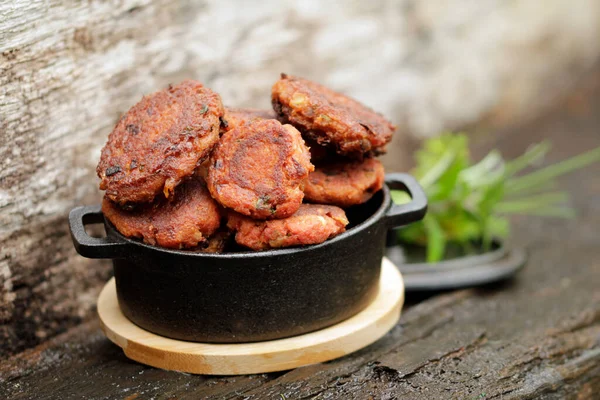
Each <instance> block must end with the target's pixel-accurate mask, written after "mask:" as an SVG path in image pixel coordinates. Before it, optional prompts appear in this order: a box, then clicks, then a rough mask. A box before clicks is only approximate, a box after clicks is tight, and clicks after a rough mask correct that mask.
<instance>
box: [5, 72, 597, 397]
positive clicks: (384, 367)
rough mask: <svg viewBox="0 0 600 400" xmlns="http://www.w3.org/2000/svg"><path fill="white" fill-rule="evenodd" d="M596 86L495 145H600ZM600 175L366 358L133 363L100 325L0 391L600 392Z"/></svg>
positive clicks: (27, 355)
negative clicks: (516, 252) (225, 369)
mask: <svg viewBox="0 0 600 400" xmlns="http://www.w3.org/2000/svg"><path fill="white" fill-rule="evenodd" d="M583 86H585V88H586V91H583V92H581V93H578V94H575V95H574V96H572V97H570V98H569V99H568V100H567V101H566V102H564V103H562V104H560V105H559V106H558V107H556V108H555V109H554V110H553V111H552V112H551V113H550V114H549V115H548V116H546V117H544V118H541V119H538V120H535V121H533V122H532V123H530V124H527V125H525V126H521V127H520V128H518V129H515V130H512V131H510V132H504V133H503V134H502V135H501V136H499V137H500V138H501V139H498V140H497V141H496V142H495V143H494V145H498V146H499V147H500V148H501V149H502V150H503V152H504V153H505V154H508V155H513V156H514V155H515V154H517V153H520V152H521V151H522V150H523V149H524V148H525V147H526V146H527V145H528V144H529V143H532V142H536V141H539V140H540V139H542V138H546V137H549V138H551V139H552V140H553V141H554V144H555V148H554V150H553V152H552V154H551V157H550V159H549V160H548V161H550V162H551V161H557V160H559V159H563V158H565V157H567V156H570V155H574V154H576V153H578V152H581V151H583V150H586V149H589V148H591V147H594V146H598V145H600V134H599V129H600V75H598V76H597V77H596V79H595V80H592V81H587V82H585V85H583ZM588 91H591V92H592V94H590V93H588ZM490 145H491V143H489V142H488V143H485V144H482V145H481V148H480V150H484V148H488V147H489V146H490ZM480 153H481V152H480ZM598 176H600V164H596V165H594V166H593V167H590V168H588V169H586V170H583V171H579V172H577V173H575V174H573V175H570V176H569V177H566V178H564V179H562V180H561V187H562V188H563V189H566V190H569V191H570V192H571V193H572V194H573V205H574V206H575V207H576V208H577V209H578V211H579V216H578V217H577V218H576V219H574V220H569V221H563V220H555V219H535V218H525V217H524V218H520V219H517V220H516V221H515V226H514V242H515V243H516V244H518V245H522V246H526V247H527V248H528V250H529V252H530V262H529V263H528V265H527V267H526V268H525V269H524V270H523V271H522V273H521V275H519V276H518V278H517V279H516V280H515V281H513V282H509V283H505V284H498V285H493V286H488V287H484V288H479V289H469V290H461V291H455V292H448V293H442V294H438V295H436V296H433V297H430V298H420V299H419V300H423V301H422V302H421V303H419V304H416V305H415V304H413V305H411V306H409V307H407V309H406V310H405V311H404V312H403V314H402V318H401V320H400V324H399V325H397V326H396V327H395V328H394V329H393V330H392V332H391V333H390V334H388V335H387V336H385V337H384V338H383V339H382V340H380V341H379V342H377V343H375V344H373V345H371V346H370V347H368V348H366V349H364V350H362V351H360V352H358V353H356V354H353V355H350V356H346V357H344V358H342V359H339V360H336V361H332V362H329V363H324V364H318V365H313V366H308V367H304V368H299V369H296V370H293V371H289V372H286V373H275V374H263V375H254V376H240V377H204V376H194V375H187V374H182V373H175V372H168V371H162V370H157V369H153V368H149V367H146V366H143V365H140V364H137V363H135V362H132V361H130V360H128V359H127V358H125V356H124V355H123V354H122V351H121V350H120V349H119V348H118V347H117V346H115V345H113V344H111V343H110V342H109V341H108V340H107V339H106V338H104V336H103V334H102V333H101V331H100V330H99V327H98V323H97V322H96V321H91V322H88V323H86V324H83V325H81V326H79V327H77V328H75V329H73V330H71V331H69V332H67V333H65V334H63V335H62V336H59V337H56V338H54V339H52V340H51V341H49V342H48V343H46V344H44V345H42V346H40V347H38V348H36V349H32V350H28V351H26V352H24V353H22V354H20V355H18V356H16V357H14V358H12V359H11V360H9V361H8V362H4V363H3V364H1V366H0V381H2V383H1V384H0V393H4V394H5V395H6V397H8V398H12V399H68V398H90V399H148V398H157V399H169V398H176V399H277V400H281V399H326V398H335V399H361V400H362V399H368V398H373V399H400V398H402V399H405V398H406V399H413V398H414V399H422V398H431V399H517V398H518V399H527V398H543V399H593V398H598V394H599V393H600V286H599V284H598V283H599V282H600V251H599V245H600V231H599V230H598V226H600V182H599V181H598ZM408 300H409V302H410V297H409V298H408ZM413 301H414V300H413ZM0 397H2V396H0Z"/></svg>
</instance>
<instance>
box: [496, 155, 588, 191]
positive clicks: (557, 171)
mask: <svg viewBox="0 0 600 400" xmlns="http://www.w3.org/2000/svg"><path fill="white" fill-rule="evenodd" d="M598 161H600V147H597V148H595V149H593V150H590V151H588V152H586V153H583V154H580V155H577V156H575V157H571V158H568V159H566V160H564V161H561V162H559V163H556V164H553V165H550V166H548V167H545V168H542V169H539V170H537V171H535V172H531V173H529V174H527V175H523V176H520V177H517V178H514V179H511V180H509V181H508V182H507V184H506V190H507V192H509V193H510V192H511V191H515V190H519V189H522V188H524V187H528V186H531V185H534V184H539V183H541V182H547V181H549V180H550V179H552V178H556V177H558V176H561V175H564V174H567V173H569V172H572V171H574V170H577V169H579V168H583V167H585V166H586V165H589V164H592V163H595V162H598Z"/></svg>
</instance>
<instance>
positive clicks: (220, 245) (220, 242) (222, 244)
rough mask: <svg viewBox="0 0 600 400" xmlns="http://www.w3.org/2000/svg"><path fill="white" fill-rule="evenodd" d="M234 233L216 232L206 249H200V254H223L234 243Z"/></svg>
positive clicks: (227, 231) (226, 231)
mask: <svg viewBox="0 0 600 400" xmlns="http://www.w3.org/2000/svg"><path fill="white" fill-rule="evenodd" d="M231 236H232V233H231V232H230V231H229V230H223V231H217V232H215V233H214V234H213V235H212V236H211V237H210V238H209V239H208V242H207V243H206V247H202V248H200V249H198V252H200V253H223V252H224V251H225V249H226V248H227V246H228V245H229V244H230V242H232V237H231Z"/></svg>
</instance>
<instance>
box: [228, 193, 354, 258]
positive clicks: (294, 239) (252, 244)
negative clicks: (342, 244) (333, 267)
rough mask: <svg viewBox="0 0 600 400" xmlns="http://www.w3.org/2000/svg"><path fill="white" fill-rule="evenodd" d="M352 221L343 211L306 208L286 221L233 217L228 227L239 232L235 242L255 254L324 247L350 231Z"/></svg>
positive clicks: (332, 207)
mask: <svg viewBox="0 0 600 400" xmlns="http://www.w3.org/2000/svg"><path fill="white" fill-rule="evenodd" d="M346 225H348V218H347V217H346V213H344V210H342V209H341V208H339V207H335V206H326V205H320V204H302V205H301V206H300V208H299V209H298V211H296V213H295V214H294V215H292V216H290V217H288V218H285V219H275V220H269V221H257V220H253V219H250V218H248V217H245V216H243V215H240V214H236V213H231V215H230V216H229V220H228V223H227V226H228V227H229V228H230V229H232V230H234V231H236V235H235V241H236V242H237V243H238V244H240V245H242V246H246V247H249V248H251V249H253V250H266V249H273V248H279V247H291V246H301V245H309V244H318V243H323V242H324V241H326V240H327V239H330V238H332V237H334V236H337V235H339V234H340V233H342V232H344V231H345V230H346Z"/></svg>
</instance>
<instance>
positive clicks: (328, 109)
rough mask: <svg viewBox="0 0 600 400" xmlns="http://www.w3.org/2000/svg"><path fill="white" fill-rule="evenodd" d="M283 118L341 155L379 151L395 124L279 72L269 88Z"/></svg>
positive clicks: (331, 93)
mask: <svg viewBox="0 0 600 400" xmlns="http://www.w3.org/2000/svg"><path fill="white" fill-rule="evenodd" d="M272 101H273V108H274V109H275V112H276V113H277V114H278V116H279V117H280V119H281V120H282V121H283V122H286V123H291V124H292V125H294V126H295V127H296V128H298V129H299V130H300V131H301V132H302V134H303V135H305V136H306V137H308V138H311V139H313V140H316V141H317V142H319V143H320V144H322V145H327V146H330V147H333V148H335V150H336V151H337V152H338V153H339V154H342V155H345V156H350V157H353V158H358V159H361V158H362V157H363V156H364V155H365V154H381V153H384V152H385V145H386V144H387V143H388V142H389V141H390V140H391V139H392V133H394V131H395V129H396V127H395V126H394V125H392V123H391V122H389V121H388V120H387V119H385V118H384V117H383V116H382V115H381V114H378V113H376V112H375V111H373V110H371V109H370V108H368V107H366V106H364V105H362V104H361V103H359V102H358V101H356V100H353V99H351V98H349V97H346V96H344V95H342V94H340V93H337V92H334V91H333V90H331V89H328V88H326V87H324V86H322V85H320V84H318V83H315V82H311V81H309V80H306V79H302V78H297V77H294V76H289V75H285V74H281V79H280V80H279V81H277V82H276V83H275V85H274V86H273V89H272Z"/></svg>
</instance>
